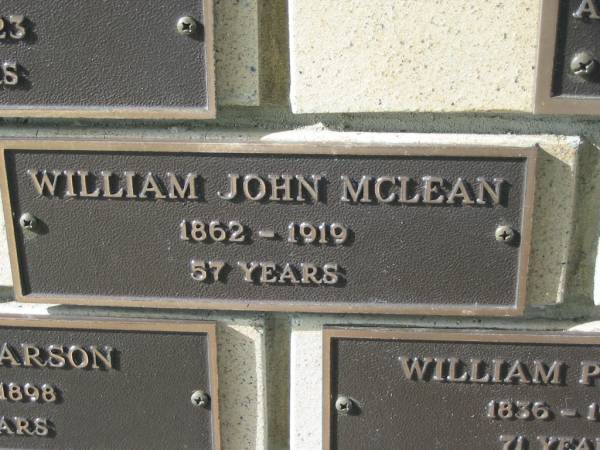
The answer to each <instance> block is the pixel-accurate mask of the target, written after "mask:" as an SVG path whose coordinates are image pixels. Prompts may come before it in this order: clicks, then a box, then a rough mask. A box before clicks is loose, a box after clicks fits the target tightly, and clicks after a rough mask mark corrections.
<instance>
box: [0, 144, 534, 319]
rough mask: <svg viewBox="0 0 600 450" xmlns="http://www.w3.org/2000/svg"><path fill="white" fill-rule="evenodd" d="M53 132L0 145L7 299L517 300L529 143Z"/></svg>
mask: <svg viewBox="0 0 600 450" xmlns="http://www.w3.org/2000/svg"><path fill="white" fill-rule="evenodd" d="M72 144H74V146H73V145H72ZM46 145H49V146H50V147H51V148H49V149H48V150H49V151H45V150H43V148H45V146H46ZM63 145H65V144H62V143H59V142H56V141H52V142H48V143H45V142H36V146H38V150H37V151H36V150H33V149H32V151H30V150H27V144H24V146H25V149H24V150H19V149H17V150H10V149H7V150H5V151H4V164H5V173H6V189H5V190H4V192H7V197H8V198H7V199H6V201H5V202H4V203H3V204H4V205H5V214H6V217H7V221H8V222H9V223H12V224H13V228H11V232H13V231H14V232H15V236H14V237H15V239H14V241H12V242H13V243H12V244H11V245H14V248H15V249H16V250H15V252H13V264H15V263H16V264H18V265H19V267H20V269H19V270H17V269H15V270H13V274H15V276H17V277H20V276H21V274H26V276H23V277H22V278H21V279H20V282H21V283H15V285H16V286H18V289H17V290H18V291H19V292H21V293H22V295H23V297H22V298H23V299H25V297H27V299H33V298H34V297H35V298H36V299H40V300H41V299H42V298H43V297H46V296H47V294H48V295H49V296H50V297H51V296H53V295H60V297H61V301H64V302H70V301H73V302H77V303H86V304H87V303H88V301H89V302H97V304H102V303H103V302H105V301H110V302H111V304H114V301H117V302H119V303H120V304H121V303H122V304H125V303H136V304H138V305H140V306H152V305H151V303H154V304H155V306H156V304H157V303H158V302H160V306H165V307H166V306H167V304H168V306H169V307H186V308H189V307H194V308H210V309H215V308H227V309H253V310H290V311H292V310H293V311H308V310H310V311H317V310H318V311H322V312H325V311H329V312H337V311H349V310H352V311H356V312H358V311H361V312H373V313H374V312H376V310H377V312H379V313H382V312H383V313H385V312H398V313H399V312H405V313H406V312H408V311H409V310H410V311H412V312H418V313H425V314H439V313H441V310H442V309H445V313H447V314H456V313H458V314H468V313H472V312H473V311H474V310H479V309H488V310H489V311H488V312H489V313H490V314H503V313H506V312H507V311H509V310H510V311H515V310H516V309H518V308H520V307H521V306H522V303H523V301H524V299H525V297H524V289H525V286H526V283H525V280H521V282H519V281H518V278H519V277H521V276H524V275H522V271H521V269H522V268H525V267H527V258H528V254H529V252H528V247H529V241H530V232H529V230H530V221H531V210H532V200H533V197H532V194H531V193H532V189H533V186H534V175H535V168H534V166H535V154H536V149H535V148H485V149H475V148H460V147H448V148H439V147H436V148H431V149H430V148H421V147H415V148H404V147H402V148H398V149H395V148H391V147H389V146H379V147H378V146H375V147H372V148H371V147H369V148H366V147H365V148H362V147H358V146H356V147H354V146H341V145H331V146H329V147H327V148H323V153H322V154H313V153H309V152H305V153H302V149H303V148H306V149H307V150H311V151H313V150H314V149H313V147H312V146H311V145H305V146H302V145H301V146H290V148H289V151H288V148H287V146H284V145H280V144H277V145H273V144H248V145H246V144H221V145H219V144H214V145H212V144H208V143H189V144H186V143H173V144H172V145H168V144H163V143H160V144H159V143H154V144H153V143H148V144H146V143H144V142H139V143H129V142H128V143H123V146H122V147H119V146H117V147H116V148H119V149H118V150H116V151H115V150H114V149H115V146H112V145H111V144H110V143H97V146H96V143H95V144H94V148H93V149H90V150H91V151H87V150H85V151H78V150H77V145H86V144H85V142H79V143H72V142H71V143H68V148H71V149H72V150H68V151H65V150H64V148H65V147H63ZM105 146H106V147H107V148H106V149H104V147H105ZM39 147H42V150H39ZM146 147H150V148H152V150H150V151H148V150H146ZM246 147H248V149H246ZM196 149H197V150H198V151H196ZM190 150H191V151H190ZM298 150H300V151H301V153H299V154H296V153H294V152H297V151H298ZM99 243H101V245H98V244H99ZM57 252H58V253H57ZM58 254H60V264H57V257H58ZM459 254H460V255H462V257H461V258H457V257H456V255H459ZM49 271H50V272H53V273H52V276H50V272H49ZM465 277H467V279H473V280H475V279H476V280H477V281H476V282H473V283H469V284H468V285H465V284H464V283H462V284H459V283H456V282H455V279H457V278H460V279H465ZM422 279H435V280H436V282H435V283H423V282H422V281H421V280H422ZM108 286H110V289H107V287H108ZM17 296H19V294H17ZM163 301H164V302H167V303H164V302H163Z"/></svg>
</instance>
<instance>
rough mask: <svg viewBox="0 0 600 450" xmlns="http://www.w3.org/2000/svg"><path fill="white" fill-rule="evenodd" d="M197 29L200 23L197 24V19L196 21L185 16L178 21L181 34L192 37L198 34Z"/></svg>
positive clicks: (178, 29)
mask: <svg viewBox="0 0 600 450" xmlns="http://www.w3.org/2000/svg"><path fill="white" fill-rule="evenodd" d="M197 28H198V22H196V19H194V18H193V17H190V16H184V17H181V18H180V19H179V20H178V21H177V31H178V32H179V34H183V35H185V36H190V35H192V34H194V33H196V29H197Z"/></svg>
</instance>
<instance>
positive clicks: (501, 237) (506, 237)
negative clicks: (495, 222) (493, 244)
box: [496, 225, 515, 244]
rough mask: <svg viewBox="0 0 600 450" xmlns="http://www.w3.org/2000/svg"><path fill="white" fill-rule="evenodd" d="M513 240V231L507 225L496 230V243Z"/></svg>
mask: <svg viewBox="0 0 600 450" xmlns="http://www.w3.org/2000/svg"><path fill="white" fill-rule="evenodd" d="M514 239H515V230H513V229H512V228H511V227H509V226H507V225H502V226H499V227H498V228H496V240H497V241H498V242H506V243H507V244H508V243H509V242H512V241H513V240H514Z"/></svg>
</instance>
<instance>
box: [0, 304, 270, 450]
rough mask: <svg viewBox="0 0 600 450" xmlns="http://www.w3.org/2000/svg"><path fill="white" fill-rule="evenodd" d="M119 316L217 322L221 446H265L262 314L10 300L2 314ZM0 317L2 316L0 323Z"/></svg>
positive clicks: (255, 449)
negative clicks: (107, 306)
mask: <svg viewBox="0 0 600 450" xmlns="http://www.w3.org/2000/svg"><path fill="white" fill-rule="evenodd" d="M3 314H18V315H22V316H26V317H31V316H48V317H52V318H61V317H66V318H69V317H94V318H102V317H113V318H114V317H120V318H128V319H132V318H144V319H171V320H181V321H186V320H187V321H189V320H197V321H202V320H208V321H213V322H217V360H218V365H219V368H218V370H219V391H220V392H219V401H220V413H221V445H222V450H240V449H247V450H267V449H268V444H267V404H266V401H267V395H266V386H267V384H266V378H265V377H266V368H265V337H264V320H263V317H262V316H260V315H248V314H246V315H241V314H238V315H236V314H213V313H210V312H200V311H187V312H185V313H181V312H179V313H178V312H173V311H163V312H157V311H155V310H154V311H144V312H143V313H142V312H140V311H139V310H138V311H136V310H131V309H129V310H126V309H109V308H85V307H77V306H59V305H45V304H24V303H18V302H8V303H2V304H0V315H3ZM1 325H2V319H1V318H0V326H1Z"/></svg>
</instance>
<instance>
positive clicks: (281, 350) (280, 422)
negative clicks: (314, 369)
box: [265, 314, 291, 450]
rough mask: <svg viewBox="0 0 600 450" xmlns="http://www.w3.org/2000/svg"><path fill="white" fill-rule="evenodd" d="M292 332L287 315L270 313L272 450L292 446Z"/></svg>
mask: <svg viewBox="0 0 600 450" xmlns="http://www.w3.org/2000/svg"><path fill="white" fill-rule="evenodd" d="M290 336H291V325H290V318H289V317H288V316H287V315H285V314H268V315H266V317H265V348H266V355H265V359H266V368H267V370H266V372H267V379H266V386H267V405H269V406H268V410H267V433H268V434H267V448H268V450H288V449H289V448H290V446H289V436H290V418H289V411H290Z"/></svg>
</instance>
